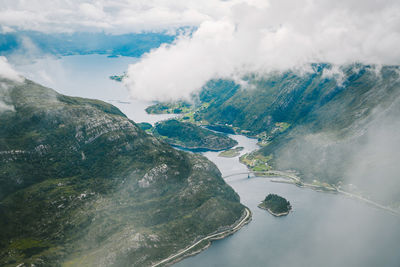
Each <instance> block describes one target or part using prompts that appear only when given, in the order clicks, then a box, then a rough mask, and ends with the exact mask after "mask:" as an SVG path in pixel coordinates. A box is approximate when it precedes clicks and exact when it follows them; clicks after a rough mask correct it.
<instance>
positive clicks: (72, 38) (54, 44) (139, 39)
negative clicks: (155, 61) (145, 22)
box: [0, 31, 175, 57]
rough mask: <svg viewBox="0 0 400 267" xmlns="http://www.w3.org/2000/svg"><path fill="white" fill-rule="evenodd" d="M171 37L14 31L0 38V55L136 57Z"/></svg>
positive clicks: (149, 34) (164, 34)
mask: <svg viewBox="0 0 400 267" xmlns="http://www.w3.org/2000/svg"><path fill="white" fill-rule="evenodd" d="M174 39H175V36H173V35H168V34H166V33H136V34H135V33H130V34H120V35H114V34H106V33H88V32H83V33H53V34H46V33H42V32H35V31H18V32H12V33H5V34H4V33H3V34H0V55H9V54H11V53H13V52H16V51H17V52H18V53H19V54H24V53H28V54H29V55H34V54H35V53H39V54H42V53H46V54H53V55H59V56H66V55H85V54H107V55H110V56H119V55H121V56H130V57H140V56H141V55H143V54H144V53H146V52H149V51H150V50H151V49H153V48H157V47H159V46H160V45H161V44H163V43H171V42H172V41H173V40H174Z"/></svg>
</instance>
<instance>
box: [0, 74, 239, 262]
mask: <svg viewBox="0 0 400 267" xmlns="http://www.w3.org/2000/svg"><path fill="white" fill-rule="evenodd" d="M0 104H1V105H0V125H1V127H0V265H1V266H15V265H18V264H20V263H26V264H35V265H36V266H61V265H63V266H64V265H65V266H132V265H134V266H149V265H151V263H154V262H157V261H158V260H160V259H163V258H165V257H167V256H169V255H170V254H172V253H174V252H176V251H178V250H179V249H181V248H184V247H186V246H188V245H189V244H191V243H192V242H193V241H195V240H197V239H198V238H200V237H201V236H204V235H207V234H209V233H211V232H214V231H216V230H218V229H220V228H223V227H227V226H228V225H231V224H232V223H234V222H235V221H236V220H238V219H239V218H240V216H241V215H242V213H243V211H244V207H243V206H242V205H241V204H240V203H239V197H238V195H237V194H236V193H235V192H234V191H233V190H232V189H231V188H230V187H229V186H228V185H226V183H225V182H224V181H223V179H222V178H221V174H220V172H219V171H218V169H217V168H216V166H215V165H214V164H213V163H211V162H210V161H208V160H207V159H205V158H204V157H202V156H199V155H191V154H187V153H185V152H181V151H177V150H175V149H173V148H171V147H170V146H169V145H168V144H166V143H164V142H162V141H159V140H158V139H156V138H155V137H152V136H150V135H148V134H146V133H145V132H144V131H143V130H141V129H140V128H139V127H138V126H137V125H136V124H135V123H134V122H132V121H130V120H129V119H127V118H126V117H125V115H124V114H122V113H121V112H120V111H119V110H118V109H117V108H115V107H114V106H112V105H110V104H107V103H104V102H101V101H97V100H89V99H82V98H75V97H68V96H64V95H60V94H58V93H57V92H55V91H53V90H51V89H49V88H45V87H42V86H40V85H38V84H35V83H33V82H31V81H25V82H24V83H16V82H12V81H9V80H0Z"/></svg>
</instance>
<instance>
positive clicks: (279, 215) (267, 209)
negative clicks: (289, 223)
mask: <svg viewBox="0 0 400 267" xmlns="http://www.w3.org/2000/svg"><path fill="white" fill-rule="evenodd" d="M262 204H263V203H262V202H261V203H260V204H258V205H257V207H259V208H260V209H262V210H266V211H268V212H269V213H271V214H272V215H274V216H275V217H282V216H286V215H288V214H289V213H290V210H288V211H287V212H281V213H275V212H273V211H272V210H271V209H269V208H267V207H265V206H263V205H262Z"/></svg>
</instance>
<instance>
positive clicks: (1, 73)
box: [0, 56, 24, 82]
mask: <svg viewBox="0 0 400 267" xmlns="http://www.w3.org/2000/svg"><path fill="white" fill-rule="evenodd" d="M0 78H3V79H9V80H13V81H17V82H22V81H23V80H24V78H23V77H22V76H21V75H19V74H18V72H16V71H15V70H14V69H13V68H12V67H11V65H10V64H9V63H8V60H7V58H6V57H3V56H0Z"/></svg>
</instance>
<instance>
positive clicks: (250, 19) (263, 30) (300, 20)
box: [125, 0, 400, 100]
mask: <svg viewBox="0 0 400 267" xmlns="http://www.w3.org/2000/svg"><path fill="white" fill-rule="evenodd" d="M254 3H256V2H254ZM254 3H253V5H250V4H248V3H243V2H238V1H237V2H236V3H234V4H232V3H231V5H230V6H229V10H227V11H226V12H225V16H223V17H218V16H217V18H215V16H209V17H210V18H209V19H207V20H205V21H203V22H202V23H201V24H200V25H199V28H198V29H197V31H196V32H195V33H194V34H193V35H192V36H183V37H181V38H179V39H178V40H177V41H176V42H175V43H174V44H173V45H169V46H162V47H160V48H158V49H156V50H154V51H152V52H151V53H149V54H147V55H146V56H144V57H143V58H142V60H141V61H140V62H138V63H136V64H134V65H132V66H130V68H129V71H128V75H129V77H128V79H126V80H125V83H126V85H127V86H128V88H129V89H130V90H131V92H132V96H133V97H140V98H144V99H146V100H171V99H177V98H182V97H183V98H187V97H188V96H189V95H190V94H191V93H192V92H195V91H196V90H198V89H199V88H200V87H201V86H202V85H204V83H205V82H206V81H208V80H209V79H212V78H216V77H222V78H224V77H231V78H237V77H240V76H241V75H244V74H246V73H251V72H253V73H254V72H258V73H266V72H269V71H271V70H286V69H290V68H295V67H299V66H304V65H306V64H308V63H311V62H329V63H332V64H337V65H342V64H348V63H353V62H361V63H366V64H389V65H391V64H399V63H400V50H399V49H398V44H400V16H398V14H399V12H400V2H399V1H373V0H367V1H356V0H349V1H344V0H340V1H329V0H319V1H316V0H301V1H295V2H294V1H289V0H270V1H268V2H266V3H268V4H267V5H264V6H260V5H258V4H257V3H256V4H254Z"/></svg>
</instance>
